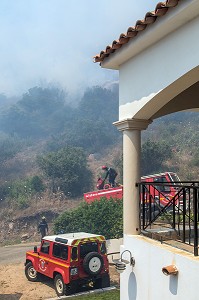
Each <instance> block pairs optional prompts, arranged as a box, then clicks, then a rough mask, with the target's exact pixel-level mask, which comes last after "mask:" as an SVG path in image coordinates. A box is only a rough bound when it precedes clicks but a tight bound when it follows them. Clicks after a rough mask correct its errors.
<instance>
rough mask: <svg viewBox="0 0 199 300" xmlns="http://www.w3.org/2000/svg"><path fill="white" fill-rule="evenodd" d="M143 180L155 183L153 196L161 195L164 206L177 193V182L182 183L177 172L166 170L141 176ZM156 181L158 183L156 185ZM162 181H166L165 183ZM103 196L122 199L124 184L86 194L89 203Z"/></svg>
mask: <svg viewBox="0 0 199 300" xmlns="http://www.w3.org/2000/svg"><path fill="white" fill-rule="evenodd" d="M141 181H142V182H143V183H146V184H147V183H153V185H152V186H151V188H150V193H151V194H153V197H154V198H156V199H157V198H158V197H159V201H160V204H161V205H163V206H164V205H165V204H166V203H168V200H170V199H171V198H172V197H174V196H175V195H176V193H177V191H178V188H177V187H175V183H177V182H178V183H179V184H180V179H179V177H178V176H177V174H176V173H173V172H164V173H159V174H153V175H148V176H143V177H141ZM156 183H157V185H155V184H156ZM161 183H164V184H165V185H163V184H161ZM158 184H160V185H158ZM169 184H171V185H169ZM148 194H149V193H148ZM146 195H147V193H146ZM102 197H106V198H107V199H110V198H115V199H122V197H123V187H122V186H118V187H114V188H107V187H106V188H104V189H102V190H98V191H93V192H88V193H85V194H84V199H85V201H86V202H87V203H91V202H93V201H94V200H100V198H102ZM146 200H147V199H146Z"/></svg>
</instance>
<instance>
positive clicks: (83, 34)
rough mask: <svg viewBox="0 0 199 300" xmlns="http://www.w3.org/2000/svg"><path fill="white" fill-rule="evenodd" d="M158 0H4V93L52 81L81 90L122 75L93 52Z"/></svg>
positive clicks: (0, 11)
mask: <svg viewBox="0 0 199 300" xmlns="http://www.w3.org/2000/svg"><path fill="white" fill-rule="evenodd" d="M148 2H150V3H148ZM156 3H157V1H155V0H153V1H148V0H139V1H135V0H134V1H132V0H126V1H120V2H119V1H115V0H109V1H106V0H101V1H99V2H97V3H96V2H94V1H93V0H67V1H66V0H42V1H40V0H29V1H27V0H18V1H13V0H1V2H0V27H1V31H0V38H1V41H2V43H1V57H0V69H1V72H0V93H5V94H6V95H19V94H22V93H24V92H26V91H27V89H28V88H30V87H32V86H37V85H40V84H41V83H43V85H44V84H50V83H52V82H55V83H56V82H57V83H59V84H60V85H61V86H62V87H63V88H64V89H66V90H67V91H69V92H71V93H80V92H81V91H82V90H83V89H84V88H85V87H87V86H92V85H102V84H104V83H105V82H106V81H112V80H113V81H115V80H118V72H117V71H113V70H104V69H101V68H100V67H99V66H98V65H97V64H94V63H93V61H92V57H93V56H94V55H95V54H97V53H99V52H100V51H101V50H103V49H104V48H105V46H106V45H108V44H110V43H111V42H112V41H113V40H114V39H116V38H118V36H119V34H120V33H121V32H123V31H126V30H127V28H128V27H129V26H132V25H134V24H135V22H136V20H137V19H140V18H143V17H144V15H145V13H146V12H147V11H148V10H153V9H154V7H155V4H156Z"/></svg>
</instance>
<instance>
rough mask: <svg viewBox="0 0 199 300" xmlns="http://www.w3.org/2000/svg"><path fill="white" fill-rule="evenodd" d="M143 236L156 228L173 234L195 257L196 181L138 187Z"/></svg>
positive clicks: (198, 220) (197, 222) (198, 207)
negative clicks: (187, 246)
mask: <svg viewBox="0 0 199 300" xmlns="http://www.w3.org/2000/svg"><path fill="white" fill-rule="evenodd" d="M138 186H139V188H140V198H141V201H140V222H141V224H140V225H141V229H142V230H143V232H147V231H150V230H151V229H154V230H155V228H158V226H159V227H167V228H170V229H172V230H173V233H174V234H173V239H175V240H176V241H180V242H182V243H184V244H187V245H189V246H191V247H193V253H194V255H195V256H198V243H199V241H198V237H199V234H198V233H199V231H198V229H199V228H198V227H199V181H197V182H190V181H189V182H172V183H165V182H164V183H163V182H158V183H157V182H156V183H154V182H153V183H149V182H141V183H138Z"/></svg>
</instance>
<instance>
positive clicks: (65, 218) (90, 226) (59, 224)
mask: <svg viewBox="0 0 199 300" xmlns="http://www.w3.org/2000/svg"><path fill="white" fill-rule="evenodd" d="M122 207H123V201H122V200H118V199H110V200H107V199H106V198H101V200H100V201H98V200H96V201H94V202H92V203H91V204H88V203H83V204H81V205H80V206H79V207H78V208H77V209H74V210H72V211H65V212H64V213H63V214H61V215H60V216H59V217H58V218H57V219H56V220H55V222H54V231H55V233H56V234H57V233H63V232H81V231H83V232H89V233H94V234H100V235H104V236H105V237H106V239H110V238H120V237H122V234H123V219H122V216H123V209H122Z"/></svg>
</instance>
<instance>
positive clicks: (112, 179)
mask: <svg viewBox="0 0 199 300" xmlns="http://www.w3.org/2000/svg"><path fill="white" fill-rule="evenodd" d="M102 170H104V171H106V176H105V178H104V181H105V180H106V178H108V181H109V183H110V185H111V187H115V178H116V176H117V172H116V171H115V169H113V168H108V167H107V166H102Z"/></svg>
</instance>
